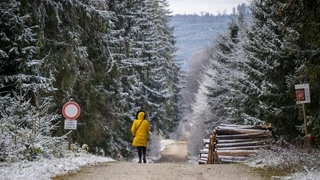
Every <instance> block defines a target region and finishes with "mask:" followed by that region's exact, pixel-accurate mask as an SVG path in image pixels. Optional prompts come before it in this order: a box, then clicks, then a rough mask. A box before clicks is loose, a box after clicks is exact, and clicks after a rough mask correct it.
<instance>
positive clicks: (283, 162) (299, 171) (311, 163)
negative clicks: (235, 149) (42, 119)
mask: <svg viewBox="0 0 320 180" xmlns="http://www.w3.org/2000/svg"><path fill="white" fill-rule="evenodd" d="M319 160H320V151H319V150H316V149H312V148H310V147H306V146H305V147H296V146H293V145H290V144H289V143H286V142H285V141H278V142H277V143H276V144H274V145H273V146H272V147H271V148H270V149H264V150H261V151H260V152H259V154H258V155H257V156H255V157H254V158H252V159H251V160H249V161H247V162H246V164H247V165H249V166H250V167H254V168H257V169H261V170H264V171H265V172H268V176H271V179H272V178H274V179H277V178H280V176H281V178H280V179H299V180H303V179H305V180H320V161H319ZM279 172H281V173H282V175H278V174H277V173H279ZM272 173H274V174H273V175H272Z"/></svg>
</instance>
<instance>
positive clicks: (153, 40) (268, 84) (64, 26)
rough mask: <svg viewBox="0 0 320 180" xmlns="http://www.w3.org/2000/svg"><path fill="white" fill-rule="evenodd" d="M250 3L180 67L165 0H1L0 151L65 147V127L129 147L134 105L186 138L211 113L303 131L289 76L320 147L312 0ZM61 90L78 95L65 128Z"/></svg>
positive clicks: (0, 157) (20, 153)
mask: <svg viewBox="0 0 320 180" xmlns="http://www.w3.org/2000/svg"><path fill="white" fill-rule="evenodd" d="M249 10H250V14H251V15H250V16H247V15H246V14H247V11H248V9H247V7H246V6H238V7H237V12H235V13H234V14H233V15H232V19H231V21H230V23H229V25H228V29H227V31H226V32H225V33H222V34H221V35H219V36H218V37H217V38H216V39H215V41H214V43H212V45H211V46H208V47H206V48H205V49H204V50H203V51H202V54H201V56H195V57H193V59H192V61H193V62H194V67H192V68H193V69H191V70H189V71H188V72H183V71H181V69H180V68H181V67H180V66H179V63H178V61H177V60H176V57H175V52H176V50H177V49H176V46H175V43H176V39H175V37H174V27H171V26H170V25H169V24H170V19H171V15H170V11H169V10H168V3H167V1H166V0H130V1H120V0H109V1H101V0H100V1H98V0H96V1H90V0H34V1H28V0H5V1H2V2H0V16H1V21H0V41H1V43H0V59H1V60H0V98H1V100H0V119H1V120H0V131H1V138H0V148H1V152H0V161H17V160H21V159H22V160H23V159H28V160H33V159H34V158H36V157H37V156H44V157H51V156H56V157H59V156H63V155H62V154H61V153H59V149H60V148H62V146H64V145H65V144H64V143H65V141H66V137H67V135H70V136H71V137H72V140H73V142H74V143H75V144H78V145H82V144H88V145H89V146H90V147H97V148H101V149H103V150H104V151H105V153H106V155H107V156H111V157H114V158H120V159H121V158H130V156H131V155H132V154H131V153H132V152H133V151H132V150H131V148H132V147H131V139H132V137H131V136H132V135H131V134H130V131H129V129H130V126H131V123H132V120H133V119H134V118H135V112H136V111H138V110H139V109H143V110H145V111H146V112H147V119H148V120H150V122H151V124H152V131H153V133H154V134H158V135H159V136H162V137H170V135H171V133H172V132H174V131H176V132H179V133H177V135H176V137H177V138H188V140H189V142H191V143H192V144H195V145H196V144H197V143H198V144H199V143H201V139H202V138H203V137H204V136H207V135H208V134H210V133H211V130H212V129H213V128H214V127H215V126H217V125H218V124H220V123H235V124H262V123H266V122H267V123H272V125H273V127H274V128H275V132H276V135H277V136H282V137H285V138H286V139H287V140H293V139H295V138H296V137H299V136H305V135H306V134H305V129H304V122H303V112H302V107H301V106H300V105H298V104H296V102H295V85H296V84H309V86H310V94H311V103H308V104H305V111H306V117H307V132H308V134H309V136H311V137H313V138H310V139H311V144H312V145H313V146H314V147H318V145H319V143H320V142H319V141H320V118H319V112H318V109H319V106H320V103H319V102H320V97H319V93H318V92H319V90H320V85H319V75H320V66H319V62H320V61H319V58H320V48H319V46H320V33H319V31H320V26H319V25H320V22H319V21H320V20H319V18H318V17H320V2H318V1H307V0H282V1H275V0H265V1H260V0H253V1H251V4H250V7H249ZM197 58H198V59H197ZM200 58H201V59H200ZM200 66H201V68H199V67H200ZM199 69H201V71H197V70H199ZM190 83H195V85H196V86H192V88H193V94H191V95H190V94H189V93H188V92H190V91H188V89H187V90H185V89H186V88H188V87H190ZM182 90H183V91H182ZM71 99H72V100H74V101H75V102H77V103H78V104H79V105H80V106H81V115H80V117H79V118H78V119H77V121H78V127H77V130H76V131H73V132H72V133H70V132H69V131H68V130H64V126H63V124H64V118H63V117H62V115H61V109H62V106H63V104H64V103H66V102H68V101H70V100H71ZM176 129H177V130H176ZM91 151H94V148H92V149H91ZM193 151H196V150H193Z"/></svg>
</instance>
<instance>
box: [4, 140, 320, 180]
mask: <svg viewBox="0 0 320 180" xmlns="http://www.w3.org/2000/svg"><path fill="white" fill-rule="evenodd" d="M174 142H175V141H174V140H161V151H163V150H164V149H165V147H166V146H167V145H170V144H172V143H174ZM275 152H276V153H275ZM308 157H310V158H309V159H310V160H308V162H305V164H304V171H300V172H298V173H295V174H291V175H290V176H287V177H281V178H278V177H277V178H278V179H283V180H284V179H290V180H296V179H299V180H320V171H319V168H320V167H319V164H320V163H315V162H318V161H319V158H318V157H319V154H318V152H316V153H315V152H313V153H301V152H299V151H297V150H292V148H291V149H289V150H288V149H286V150H282V149H281V150H279V149H276V151H273V152H271V151H265V153H262V154H261V156H260V157H259V158H258V159H256V160H254V161H251V162H247V164H248V165H249V166H251V167H266V166H275V167H276V166H280V167H281V166H285V165H284V161H287V163H288V162H289V163H290V164H289V165H291V164H297V163H301V162H302V161H303V160H306V159H308ZM109 161H115V160H114V159H112V158H108V157H103V156H95V155H91V154H86V153H79V154H76V155H75V154H68V156H67V157H65V158H52V159H41V160H39V161H23V162H16V163H0V180H22V179H23V180H49V179H51V178H52V177H54V176H57V175H62V174H66V173H68V172H70V171H76V170H78V169H79V168H80V167H82V166H85V165H95V164H98V163H101V162H109ZM148 163H152V161H151V162H148ZM275 178H276V177H275Z"/></svg>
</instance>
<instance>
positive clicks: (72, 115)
mask: <svg viewBox="0 0 320 180" xmlns="http://www.w3.org/2000/svg"><path fill="white" fill-rule="evenodd" d="M80 112H81V110H80V106H79V104H78V103H76V102H74V101H69V102H67V103H65V104H64V105H63V107H62V115H63V117H64V118H66V119H65V120H64V129H71V130H76V129H77V120H76V119H77V118H78V117H79V116H80ZM71 132H72V131H71ZM70 134H71V133H70ZM70 134H68V141H69V145H68V149H69V150H70V149H71V136H70Z"/></svg>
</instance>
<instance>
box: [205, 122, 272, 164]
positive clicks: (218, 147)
mask: <svg viewBox="0 0 320 180" xmlns="http://www.w3.org/2000/svg"><path fill="white" fill-rule="evenodd" d="M272 140H273V138H272V126H271V125H270V124H268V125H259V126H246V125H230V124H222V125H220V126H218V127H216V128H215V130H214V131H213V133H212V134H211V135H210V138H209V139H204V140H203V143H204V148H203V149H202V150H201V151H200V160H199V164H216V163H235V162H242V161H244V160H247V159H248V158H250V157H251V156H254V155H255V154H256V153H257V152H258V151H259V149H266V148H269V147H270V144H271V142H272Z"/></svg>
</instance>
